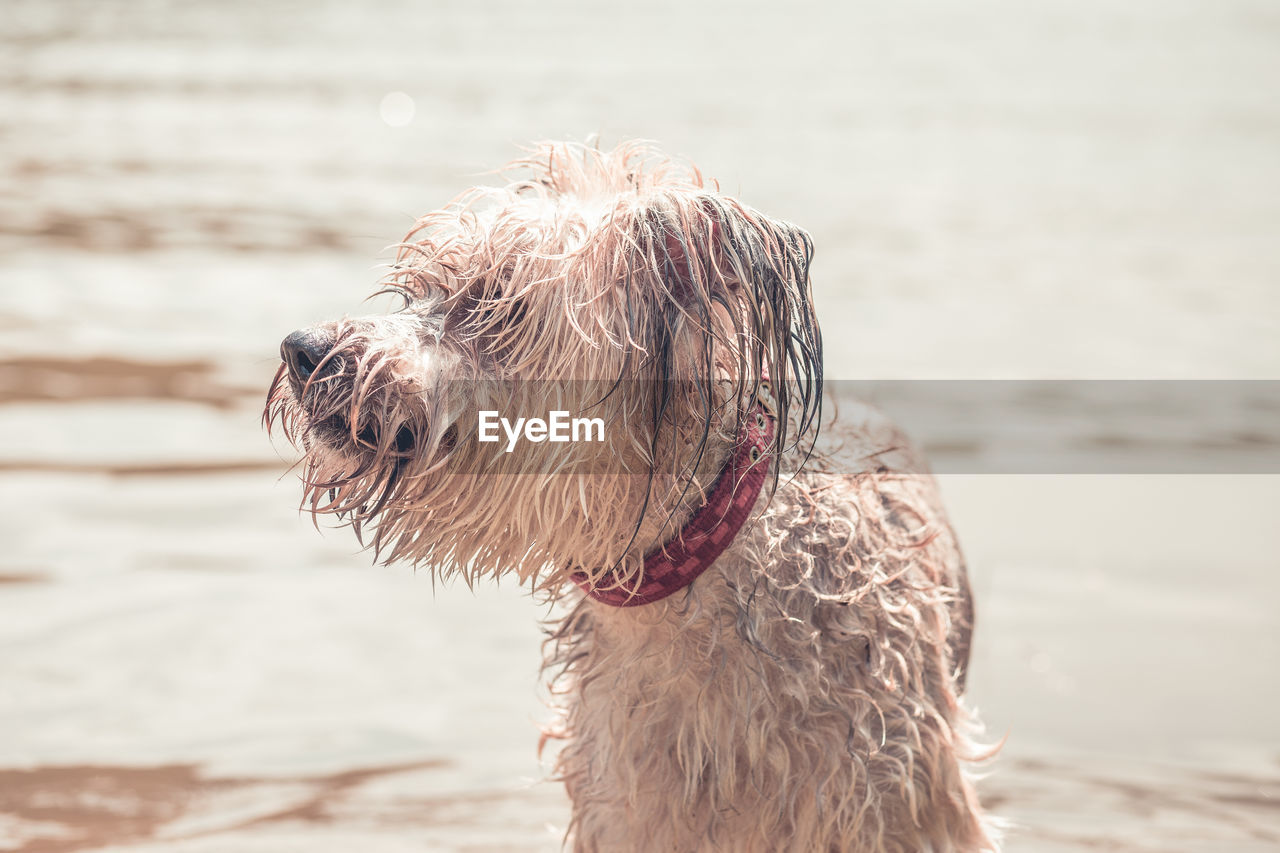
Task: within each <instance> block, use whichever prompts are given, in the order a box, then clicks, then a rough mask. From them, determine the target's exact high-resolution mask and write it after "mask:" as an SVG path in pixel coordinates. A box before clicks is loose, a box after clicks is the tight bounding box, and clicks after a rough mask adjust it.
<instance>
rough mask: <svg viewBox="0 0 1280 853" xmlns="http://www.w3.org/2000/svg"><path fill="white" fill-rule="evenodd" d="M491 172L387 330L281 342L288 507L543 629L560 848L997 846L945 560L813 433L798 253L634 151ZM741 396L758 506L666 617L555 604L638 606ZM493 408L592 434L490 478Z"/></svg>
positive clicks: (902, 445) (964, 604) (907, 491)
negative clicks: (761, 443) (568, 810)
mask: <svg viewBox="0 0 1280 853" xmlns="http://www.w3.org/2000/svg"><path fill="white" fill-rule="evenodd" d="M509 169H510V170H512V171H516V172H519V173H520V177H518V178H517V179H515V180H512V181H511V182H509V183H507V184H506V185H504V186H501V187H493V188H476V189H473V190H470V191H468V192H467V193H465V194H463V195H462V196H460V197H459V198H458V199H456V200H455V201H454V202H452V203H451V204H450V205H448V206H447V207H445V208H443V209H442V210H440V211H437V212H435V213H431V214H428V215H427V216H425V217H423V218H422V219H421V220H420V221H419V222H418V223H417V225H416V227H415V228H414V229H413V231H411V233H410V234H409V235H408V236H407V237H406V239H405V240H404V241H403V242H402V243H401V244H399V246H398V247H397V258H396V261H395V263H394V264H393V265H392V267H391V270H390V272H389V273H388V276H387V277H386V280H385V282H384V284H385V289H386V290H390V291H391V292H393V293H395V294H397V295H399V296H401V297H402V298H403V300H404V304H403V309H402V310H401V311H398V312H393V313H389V314H385V315H381V316H372V317H364V318H358V319H342V320H339V321H335V322H331V323H326V324H323V325H321V326H317V327H314V328H313V329H309V330H306V331H305V332H300V333H295V335H300V336H301V337H295V336H291V338H292V339H293V340H294V343H293V345H292V346H293V349H291V350H290V354H289V355H287V356H286V358H285V363H284V364H282V366H281V368H280V371H279V372H278V374H277V376H276V380H275V382H274V383H273V385H272V389H271V391H270V393H269V395H268V406H267V410H266V413H265V415H264V417H265V418H266V420H267V422H268V424H269V425H270V424H275V423H278V424H281V425H283V427H284V428H285V431H286V432H287V434H288V435H289V436H290V438H291V439H292V440H294V441H295V443H297V444H298V445H299V446H300V447H302V448H303V449H304V450H305V455H304V458H303V466H304V468H303V472H304V473H303V481H304V506H305V507H306V508H308V509H309V510H310V511H312V512H313V513H315V514H317V515H320V514H327V513H332V514H336V515H338V516H340V517H341V518H342V519H343V520H344V521H345V522H346V523H347V524H349V525H351V526H352V527H353V528H354V529H355V530H356V532H357V534H358V535H361V534H362V533H365V534H367V533H370V532H371V534H372V538H371V540H370V543H369V544H370V545H371V546H372V547H373V548H375V549H376V550H377V552H378V553H379V554H380V555H381V556H382V557H383V558H384V559H385V560H387V561H404V562H409V563H412V564H415V565H418V566H422V567H426V568H429V569H430V570H431V571H433V572H434V573H436V575H439V576H449V575H460V576H462V577H464V578H465V579H466V580H467V582H468V583H474V582H476V581H477V580H479V579H481V578H485V577H496V576H498V575H500V574H502V575H514V576H515V577H517V578H519V580H520V581H521V582H522V583H526V584H528V585H529V586H530V587H531V588H533V589H535V590H537V591H538V592H539V593H540V594H542V595H545V596H549V597H551V598H553V599H555V600H556V601H557V602H558V605H559V607H560V608H561V612H562V613H563V615H562V617H561V618H559V619H558V620H557V621H555V622H554V623H553V624H551V625H550V627H549V639H548V642H547V649H546V652H547V653H546V667H547V672H548V679H549V683H550V684H551V687H552V693H553V695H554V696H555V697H556V698H557V702H558V707H559V708H560V710H561V714H560V717H559V721H558V723H557V725H556V726H555V727H554V728H553V729H552V730H551V731H549V732H547V733H546V735H545V738H546V739H550V740H558V741H563V743H562V745H561V747H560V748H559V750H558V753H557V756H556V764H557V773H558V776H559V777H560V778H562V779H563V781H564V783H565V786H566V788H567V790H568V793H569V796H570V798H571V800H572V802H573V818H572V824H571V826H570V827H569V830H568V836H567V840H568V842H569V843H570V844H571V846H572V848H573V849H575V850H579V851H613V850H646V851H647V850H658V851H710V850H724V851H783V850H787V851H791V850H794V851H805V853H811V851H903V853H906V851H913V853H916V851H938V852H939V853H941V851H979V850H994V849H996V838H995V833H994V831H993V828H992V823H991V821H989V820H988V819H987V818H985V817H984V816H983V813H982V810H981V808H980V806H979V803H978V800H977V796H976V794H975V791H974V788H973V784H972V781H971V778H970V776H969V770H968V769H967V768H968V767H969V765H970V762H974V761H978V760H982V759H983V758H985V757H987V755H988V754H989V751H984V749H983V748H982V747H981V746H979V745H978V744H977V743H976V742H975V741H974V740H973V739H972V738H973V735H974V734H975V733H976V731H977V724H976V721H975V720H974V719H973V718H972V716H971V714H970V713H969V712H968V711H967V710H966V708H965V706H964V705H963V703H962V701H961V698H960V697H961V694H962V693H963V688H964V678H965V668H966V667H967V664H968V647H969V635H970V631H971V628H972V606H971V604H970V599H969V590H968V585H967V580H966V577H965V569H964V565H963V561H962V558H961V555H960V550H959V548H958V545H957V543H956V539H955V536H954V534H953V532H952V530H951V528H950V526H949V524H948V522H947V519H946V516H945V514H944V512H943V510H942V507H941V504H940V502H939V498H938V495H937V491H936V487H935V485H934V483H933V480H932V479H931V478H930V477H929V476H928V475H927V473H925V468H924V465H923V462H922V460H920V459H919V458H918V457H916V456H915V454H914V452H913V451H912V450H911V448H910V445H909V444H908V443H907V442H906V440H905V439H904V438H903V436H901V435H900V434H899V433H898V431H897V430H896V429H895V428H894V427H893V425H892V424H890V423H888V422H887V421H885V420H884V419H883V418H881V417H880V416H878V415H877V414H876V413H875V412H873V411H872V410H870V409H867V408H865V407H861V406H856V405H855V406H853V407H846V410H845V412H844V413H843V415H842V417H840V418H839V419H838V420H836V421H834V422H831V423H825V422H824V421H823V419H822V401H823V393H822V357H821V337H820V334H819V329H818V323H817V319H816V314H815V312H814V308H813V302H812V294H811V289H810V282H809V263H810V260H811V257H812V247H811V243H810V240H809V238H808V236H807V235H806V234H805V233H804V232H803V231H801V230H800V229H798V228H796V227H795V226H793V225H790V224H789V223H785V222H781V221H779V220H775V219H771V218H769V217H767V216H765V215H763V214H761V213H759V212H758V211H755V210H753V209H751V208H749V207H746V206H745V205H743V204H742V203H740V202H738V201H737V200H735V199H733V198H730V197H728V196H725V195H723V194H721V193H720V192H718V189H717V188H716V187H715V186H714V185H713V184H711V183H709V182H708V181H706V180H705V179H704V178H703V176H702V175H701V174H700V173H699V172H698V171H697V170H696V169H695V168H693V167H692V166H689V165H687V164H684V163H681V162H678V161H674V160H671V159H669V158H666V157H665V156H663V155H661V154H660V153H659V152H657V151H656V150H655V149H653V148H652V147H650V146H647V145H644V144H638V143H630V144H626V145H622V146H619V147H618V148H617V149H615V150H613V151H611V152H602V151H599V150H596V149H594V148H589V147H585V146H580V145H573V144H566V143H547V144H544V145H541V146H539V147H538V148H536V149H535V150H533V151H532V152H531V153H530V155H529V156H528V157H527V158H525V159H524V160H521V161H518V162H517V163H515V164H512V166H511V167H509ZM286 344H289V339H286ZM299 348H301V350H302V351H304V352H305V353H311V354H312V355H311V356H306V355H304V356H301V357H300V356H298V355H297V351H298V350H299ZM299 358H301V361H299ZM291 359H292V361H291ZM770 379H772V381H771V382H770V381H769V380H770ZM762 387H767V388H768V389H769V390H770V392H771V393H772V396H773V406H774V408H775V410H776V414H777V422H778V424H779V429H778V430H777V435H776V437H775V439H774V442H773V446H772V447H771V448H770V455H771V456H772V457H773V473H774V479H773V481H772V483H771V484H770V486H769V487H768V488H766V490H765V492H764V493H763V494H762V496H761V497H760V499H759V500H758V501H757V505H756V507H755V510H754V513H753V515H752V517H751V520H750V521H749V522H748V524H747V525H746V526H745V527H744V528H743V530H742V531H741V532H740V533H739V534H738V536H737V537H736V539H735V540H734V541H733V543H732V544H731V545H730V547H729V548H728V550H726V551H725V552H724V553H723V554H722V555H721V556H720V557H719V559H717V560H716V562H715V563H714V564H713V565H712V566H711V567H710V568H709V569H707V570H706V571H705V572H704V573H703V574H702V575H701V576H700V577H699V578H698V579H697V580H696V581H694V582H693V583H692V584H691V585H690V586H689V587H688V588H687V589H685V590H682V591H681V592H679V593H677V594H675V595H673V596H671V597H669V598H666V599H663V600H662V601H658V602H655V603H652V604H647V605H643V606H638V607H617V608H615V607H610V606H607V605H605V604H602V603H600V602H598V601H595V600H593V599H591V598H589V597H586V596H584V595H583V593H582V592H581V591H580V590H579V589H578V588H577V586H576V585H575V584H574V583H572V582H571V576H572V574H573V573H574V572H582V573H584V574H585V575H586V576H587V577H588V578H589V581H588V584H589V585H592V586H597V587H599V586H605V585H622V586H624V587H626V586H627V585H631V584H636V583H638V582H639V581H640V580H642V575H643V571H644V569H643V565H644V563H643V557H644V555H645V554H646V553H648V552H650V551H652V550H653V549H655V548H658V547H660V546H661V545H662V543H664V542H667V541H668V540H670V539H671V537H672V536H674V535H675V534H676V533H677V532H678V531H679V530H680V528H681V526H682V525H683V524H684V522H685V521H686V520H687V519H688V518H689V516H690V515H691V514H692V512H693V511H694V510H695V509H696V507H697V506H698V505H699V504H700V502H701V500H702V498H703V496H704V495H705V494H706V490H707V489H708V488H709V487H710V486H711V484H712V483H713V482H714V480H715V477H716V475H717V473H718V472H719V471H720V470H721V468H722V467H723V465H724V464H725V460H726V459H727V458H728V456H729V455H730V453H731V452H732V449H733V447H734V441H735V437H736V436H737V435H738V434H739V432H740V428H741V425H742V422H743V417H744V413H745V412H746V410H747V403H746V401H748V400H750V399H752V398H753V397H754V395H756V394H757V393H759V391H760V389H761V388H762ZM552 389H554V390H552ZM489 393H493V394H495V395H497V397H498V398H500V399H501V400H502V401H503V406H505V407H514V408H515V409H516V410H517V411H524V412H542V411H545V410H546V409H547V405H546V404H547V401H548V399H549V396H554V397H555V400H556V401H557V408H564V409H570V410H573V411H575V412H586V411H590V412H592V413H603V414H604V415H606V416H607V420H608V421H609V423H610V425H611V428H610V430H609V432H608V433H607V436H606V440H605V441H604V442H602V443H599V444H588V443H581V444H569V445H559V446H555V447H552V446H551V445H550V444H542V445H535V446H532V447H531V448H529V449H528V450H527V452H522V453H521V454H504V453H502V452H501V448H500V447H498V446H497V445H491V444H489V445H486V444H482V443H480V442H478V441H477V440H476V422H477V411H478V410H479V409H480V408H481V407H482V406H481V404H480V402H479V401H480V400H482V399H485V398H486V395H487V394H489ZM820 426H821V428H822V429H821V435H822V438H823V441H822V442H821V444H819V441H818V439H819V437H820V429H819V427H820ZM516 456H518V457H519V458H515V457H516ZM362 541H363V540H362Z"/></svg>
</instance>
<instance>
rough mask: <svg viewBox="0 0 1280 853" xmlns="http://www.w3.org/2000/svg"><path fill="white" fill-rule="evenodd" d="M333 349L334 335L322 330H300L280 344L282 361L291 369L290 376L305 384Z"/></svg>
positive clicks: (295, 380)
mask: <svg viewBox="0 0 1280 853" xmlns="http://www.w3.org/2000/svg"><path fill="white" fill-rule="evenodd" d="M332 349H333V335H332V334H330V333H329V332H325V331H321V330H320V329H299V330H298V331H296V332H293V333H292V334H290V335H289V336H288V337H287V338H285V339H284V340H283V341H281V342H280V360H281V361H283V362H284V363H285V364H286V365H288V367H289V376H290V377H291V378H292V379H293V381H294V382H295V383H297V384H299V385H301V384H303V383H305V382H306V381H307V380H308V379H309V378H310V377H311V374H312V373H315V371H316V367H318V366H319V364H320V362H322V361H324V359H325V356H327V355H328V354H329V351H330V350H332Z"/></svg>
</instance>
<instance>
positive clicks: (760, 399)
mask: <svg viewBox="0 0 1280 853" xmlns="http://www.w3.org/2000/svg"><path fill="white" fill-rule="evenodd" d="M768 394H769V386H768V383H762V385H761V393H760V394H759V395H758V396H757V397H756V400H755V402H754V404H753V405H752V406H751V408H750V409H749V410H748V411H747V416H746V418H745V420H744V422H743V426H742V431H741V432H740V433H739V437H738V443H737V448H736V449H735V450H734V453H733V456H732V457H731V458H730V459H729V462H728V463H727V464H726V465H725V467H724V468H723V469H722V470H721V471H720V475H719V476H718V477H717V478H716V482H715V485H714V486H712V487H711V491H710V492H709V493H708V494H707V502H706V503H704V504H703V505H702V506H701V507H699V508H698V509H697V511H696V512H694V514H693V517H692V518H690V519H689V522H688V523H687V524H685V526H684V527H683V528H682V529H681V530H680V532H679V533H677V534H676V535H675V536H674V537H672V538H671V539H670V540H669V541H668V542H666V543H665V544H663V545H661V546H659V547H658V548H656V549H655V550H653V551H650V552H649V553H648V554H646V555H645V558H644V573H643V574H642V575H641V580H640V582H639V583H632V584H627V583H626V582H625V581H623V580H621V579H619V580H616V581H615V582H614V583H612V584H611V585H605V586H594V587H593V586H592V585H591V580H590V576H589V575H587V573H586V572H581V571H579V572H574V574H573V581H574V583H576V584H577V585H578V586H580V587H581V588H582V590H583V591H584V592H585V593H586V594H587V595H588V596H589V597H591V598H593V599H595V600H596V601H599V602H600V603H602V604H608V605H610V606H612V607H636V606H638V605H641V604H652V603H653V602H655V601H661V600H662V599H664V598H666V597H667V596H669V595H671V594H672V593H675V592H679V591H680V590H682V589H684V588H685V587H687V586H688V585H689V584H691V583H693V582H694V581H695V580H696V579H697V578H698V576H699V575H701V574H702V573H703V572H704V571H706V570H707V569H708V568H709V567H710V566H711V564H712V563H714V562H715V561H716V558H717V557H719V556H720V555H721V554H722V553H724V550H725V548H728V547H729V544H730V543H731V542H733V539H734V537H735V536H737V535H738V531H739V530H741V529H742V525H743V524H744V523H745V522H746V520H747V517H748V516H749V515H751V509H752V507H754V506H755V503H756V500H757V499H758V498H759V497H760V492H762V491H763V490H764V484H765V480H766V479H768V474H769V457H768V452H769V449H770V447H771V446H772V445H773V437H774V433H775V432H776V431H777V419H776V418H775V417H774V414H773V409H774V407H773V404H772V398H771V397H769V396H768Z"/></svg>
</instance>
